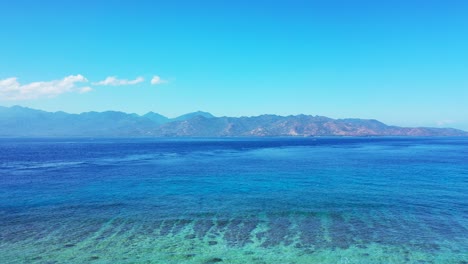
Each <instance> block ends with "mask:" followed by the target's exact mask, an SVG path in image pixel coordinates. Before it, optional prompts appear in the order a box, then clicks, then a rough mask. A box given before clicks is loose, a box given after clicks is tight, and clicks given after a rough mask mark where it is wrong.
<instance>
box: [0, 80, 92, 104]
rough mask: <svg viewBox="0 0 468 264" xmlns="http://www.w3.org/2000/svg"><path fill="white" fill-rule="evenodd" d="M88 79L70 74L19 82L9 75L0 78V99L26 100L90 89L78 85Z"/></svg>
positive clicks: (82, 91)
mask: <svg viewBox="0 0 468 264" xmlns="http://www.w3.org/2000/svg"><path fill="white" fill-rule="evenodd" d="M86 82H88V80H87V79H86V78H85V77H84V76H83V75H81V74H78V75H70V76H67V77H65V78H63V79H61V80H52V81H39V82H32V83H28V84H21V83H19V81H18V78H16V77H11V78H6V79H3V80H0V99H3V100H28V99H37V98H43V97H46V98H50V97H55V96H57V95H60V94H63V93H70V92H78V93H86V92H89V91H91V90H92V89H91V88H90V87H79V85H78V84H79V83H86Z"/></svg>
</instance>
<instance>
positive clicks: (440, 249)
mask: <svg viewBox="0 0 468 264" xmlns="http://www.w3.org/2000/svg"><path fill="white" fill-rule="evenodd" d="M467 252H468V139H467V138H301V139H296V138H292V139H291V138H278V139H183V140H176V139H171V140H168V139H94V140H93V139H61V140H51V139H1V140H0V262H1V263H88V262H90V263H243V264H246V263H343V264H344V263H347V264H351V263H458V264H461V263H468V262H467V261H468V255H467Z"/></svg>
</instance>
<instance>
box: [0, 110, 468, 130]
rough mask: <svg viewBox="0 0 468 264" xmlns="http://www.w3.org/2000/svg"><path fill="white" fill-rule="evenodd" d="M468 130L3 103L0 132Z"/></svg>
mask: <svg viewBox="0 0 468 264" xmlns="http://www.w3.org/2000/svg"><path fill="white" fill-rule="evenodd" d="M274 136H301V137H307V136H468V132H465V131H462V130H458V129H453V128H430V127H415V128H408V127H398V126H390V125H386V124H384V123H382V122H379V121H377V120H373V119H357V118H346V119H332V118H328V117H324V116H312V115H294V116H293V115H291V116H278V115H260V116H252V117H225V116H223V117H215V116H213V115H212V114H210V113H207V112H200V111H199V112H194V113H189V114H185V115H182V116H179V117H177V118H168V117H165V116H163V115H160V114H157V113H153V112H149V113H147V114H145V115H137V114H128V113H123V112H116V111H106V112H86V113H81V114H69V113H65V112H46V111H41V110H36V109H31V108H26V107H21V106H13V107H0V137H274Z"/></svg>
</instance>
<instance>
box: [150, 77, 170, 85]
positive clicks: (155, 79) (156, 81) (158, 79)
mask: <svg viewBox="0 0 468 264" xmlns="http://www.w3.org/2000/svg"><path fill="white" fill-rule="evenodd" d="M163 83H168V81H166V80H163V79H161V77H159V76H157V75H155V76H153V78H152V79H151V84H153V85H156V84H163Z"/></svg>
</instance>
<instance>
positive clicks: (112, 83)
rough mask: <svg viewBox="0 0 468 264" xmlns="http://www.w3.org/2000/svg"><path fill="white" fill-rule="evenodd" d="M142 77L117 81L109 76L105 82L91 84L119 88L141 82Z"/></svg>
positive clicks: (114, 77)
mask: <svg viewBox="0 0 468 264" xmlns="http://www.w3.org/2000/svg"><path fill="white" fill-rule="evenodd" d="M144 80H145V79H144V78H143V77H137V78H136V79H135V80H126V79H122V80H119V79H117V77H116V76H109V77H107V78H106V79H105V80H102V81H100V82H95V83H93V84H94V85H110V86H121V85H134V84H138V83H141V82H143V81H144Z"/></svg>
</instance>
